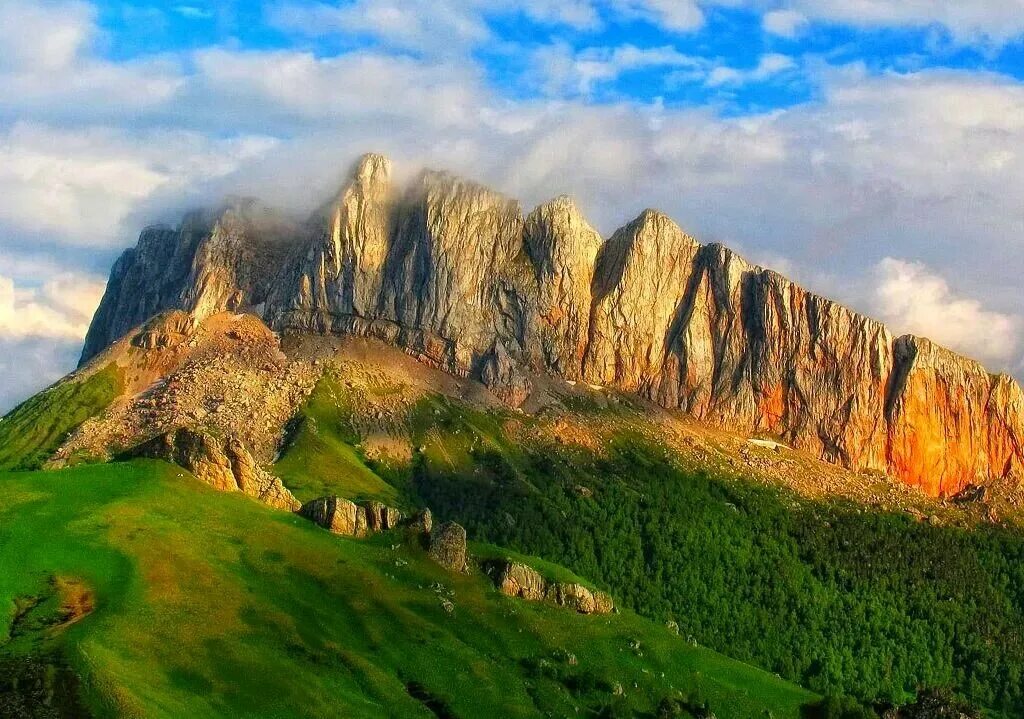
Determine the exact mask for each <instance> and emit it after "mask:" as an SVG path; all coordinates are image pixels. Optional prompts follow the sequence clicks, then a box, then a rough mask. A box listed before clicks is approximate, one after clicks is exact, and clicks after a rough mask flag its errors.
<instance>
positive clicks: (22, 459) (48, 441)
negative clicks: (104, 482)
mask: <svg viewBox="0 0 1024 719" xmlns="http://www.w3.org/2000/svg"><path fill="white" fill-rule="evenodd" d="M121 384H122V380H121V371H120V370H119V369H118V368H117V366H115V365H108V366H107V367H105V368H103V369H102V370H100V371H99V372H96V373H94V374H92V375H90V376H89V377H87V378H86V379H84V380H81V381H77V380H70V381H63V382H60V383H58V384H56V385H54V386H53V387H50V388H49V389H46V390H44V391H42V392H40V393H39V394H37V395H35V396H34V397H32V398H31V399H29V400H27V401H25V402H23V403H21V404H20V405H18V406H17V407H15V408H14V409H13V410H11V411H10V412H9V413H8V414H7V415H6V416H5V417H4V418H3V419H2V420H0V470H11V469H36V468H38V467H40V466H41V465H42V463H43V462H44V461H46V459H47V458H48V457H49V456H50V454H52V453H53V452H54V450H56V449H57V447H58V446H60V443H61V442H62V441H63V440H64V438H65V437H66V436H67V435H68V433H69V432H71V431H72V430H74V429H75V428H77V427H78V425H80V424H81V423H82V422H84V421H85V420H87V419H89V418H90V417H92V416H94V415H96V414H99V412H101V411H102V410H103V409H104V408H105V407H106V406H107V405H108V404H110V403H111V402H112V401H113V400H114V398H115V397H117V395H118V394H119V393H120V392H121Z"/></svg>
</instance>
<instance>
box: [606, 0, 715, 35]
mask: <svg viewBox="0 0 1024 719" xmlns="http://www.w3.org/2000/svg"><path fill="white" fill-rule="evenodd" d="M611 7H612V9H613V10H614V12H615V13H617V14H619V15H621V16H624V17H626V18H630V19H633V18H635V19H642V20H646V21H648V22H651V23H653V24H655V25H659V26H661V27H663V28H665V29H666V30H671V31H674V32H690V31H693V30H698V29H700V28H701V27H703V26H704V12H703V10H701V8H700V5H699V4H698V2H697V0H612V1H611Z"/></svg>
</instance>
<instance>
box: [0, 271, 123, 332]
mask: <svg viewBox="0 0 1024 719" xmlns="http://www.w3.org/2000/svg"><path fill="white" fill-rule="evenodd" d="M104 285H105V283H104V282H102V281H98V280H96V279H95V278H91V277H82V276H79V275H73V274H64V275H59V276H57V277H55V278H53V279H51V280H48V281H47V282H45V283H44V284H42V285H41V286H37V287H19V286H17V285H16V284H15V282H14V280H13V279H12V278H10V277H6V276H4V275H0V338H4V339H8V340H10V339H24V338H26V337H36V338H50V339H56V340H78V341H81V340H82V339H83V338H84V337H85V333H86V331H87V330H88V329H89V320H90V319H91V318H92V314H93V312H95V311H96V306H97V305H98V304H99V302H100V297H101V296H102V295H103V287H104Z"/></svg>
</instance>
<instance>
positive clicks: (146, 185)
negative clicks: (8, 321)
mask: <svg viewBox="0 0 1024 719" xmlns="http://www.w3.org/2000/svg"><path fill="white" fill-rule="evenodd" d="M272 144H273V141H272V140H270V139H268V138H261V137H246V136H242V137H233V138H227V139H208V138H206V137H205V136H202V135H199V134H196V133H193V132H184V131H150V132H142V133H137V134H126V133H124V132H120V131H117V130H113V129H108V128H90V129H86V130H59V129H54V128H50V127H46V126H43V125H38V124H30V123H19V124H16V125H15V126H14V127H12V128H11V129H10V130H9V131H7V132H0V223H3V224H4V225H6V226H7V227H9V228H16V229H18V230H20V231H22V232H26V233H33V234H44V233H52V234H54V235H56V236H58V237H60V238H61V239H62V240H63V241H65V242H69V243H82V244H87V245H91V246H97V245H107V246H115V247H116V246H118V245H120V244H123V242H124V240H125V236H124V235H119V234H118V230H119V229H120V224H121V222H122V221H123V220H124V219H125V218H127V217H128V215H129V214H130V213H131V212H132V211H133V210H135V209H136V207H137V206H138V205H139V204H140V203H143V202H145V201H146V200H148V199H150V198H151V197H152V196H153V195H155V194H156V193H158V192H162V193H170V194H175V193H176V194H184V193H186V192H187V191H188V190H189V189H190V188H193V187H195V186H197V185H200V184H201V183H204V182H207V181H209V180H210V179H213V178H216V177H220V176H224V175H227V174H228V173H230V172H232V171H233V170H235V169H236V168H237V167H238V166H239V163H240V162H241V161H242V160H245V159H249V158H252V157H253V156H255V155H258V154H260V153H262V152H265V151H266V150H268V149H269V148H270V147H271V146H272Z"/></svg>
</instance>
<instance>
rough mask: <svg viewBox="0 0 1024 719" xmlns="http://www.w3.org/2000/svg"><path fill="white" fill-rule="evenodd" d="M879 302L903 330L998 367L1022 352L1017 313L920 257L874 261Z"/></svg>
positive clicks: (1007, 364)
mask: <svg viewBox="0 0 1024 719" xmlns="http://www.w3.org/2000/svg"><path fill="white" fill-rule="evenodd" d="M874 302H875V308H876V310H877V312H878V313H879V315H880V316H881V317H882V319H884V320H885V321H887V322H888V323H889V325H890V327H891V328H892V329H893V330H895V331H896V332H899V333H911V334H917V335H922V336H924V337H928V338H929V339H931V340H933V341H935V342H938V343H939V344H941V345H944V346H946V347H949V348H951V349H954V350H957V351H959V352H962V353H964V354H966V355H967V356H969V357H975V358H978V359H981V360H983V361H985V362H986V363H988V364H989V365H990V366H992V367H995V368H998V369H1006V368H1008V367H1011V366H1012V365H1013V364H1014V363H1015V362H1016V361H1017V359H1018V358H1019V355H1020V344H1021V342H1020V340H1021V329H1022V321H1021V318H1020V317H1019V316H1016V315H1012V314H1007V313H1003V312H995V311H992V310H991V309H987V308H986V307H985V306H984V305H983V304H982V303H981V302H979V301H978V300H975V299H971V298H967V297H963V296H961V295H959V294H957V293H956V292H955V291H954V290H953V289H952V288H951V287H950V286H949V283H948V282H947V281H946V280H945V278H943V277H941V276H940V275H938V274H936V273H935V272H934V271H933V270H932V269H930V268H929V267H928V266H926V265H925V264H923V263H921V262H907V261H906V260H899V259H894V258H892V257H886V258H884V259H883V260H882V261H881V262H879V263H878V265H877V267H876V285H875V296H874Z"/></svg>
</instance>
